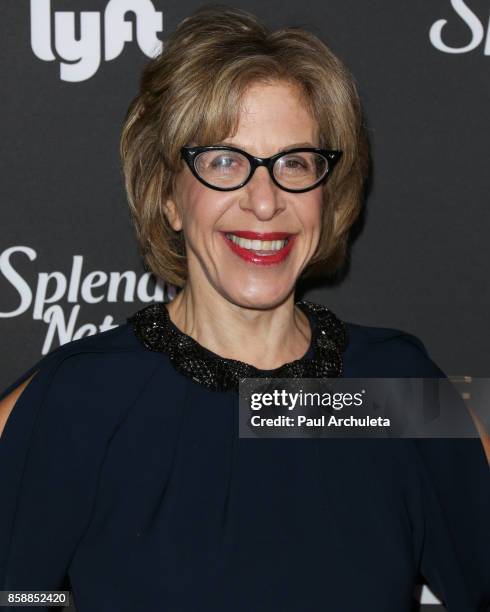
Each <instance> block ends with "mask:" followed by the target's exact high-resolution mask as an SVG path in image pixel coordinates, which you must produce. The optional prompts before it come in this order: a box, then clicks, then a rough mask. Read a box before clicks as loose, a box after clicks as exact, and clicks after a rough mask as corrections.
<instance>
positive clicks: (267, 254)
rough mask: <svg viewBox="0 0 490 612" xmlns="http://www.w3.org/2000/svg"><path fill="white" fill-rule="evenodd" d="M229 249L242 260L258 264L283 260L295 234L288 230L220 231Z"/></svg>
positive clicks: (276, 262) (268, 263)
mask: <svg viewBox="0 0 490 612" xmlns="http://www.w3.org/2000/svg"><path fill="white" fill-rule="evenodd" d="M221 234H222V235H223V238H224V239H225V242H226V243H227V245H228V246H229V248H230V249H231V251H232V252H233V253H234V254H235V255H238V257H240V258H241V259H242V260H244V261H246V262H248V263H252V264H258V265H273V264H279V263H281V262H282V261H284V260H285V259H286V258H287V257H288V255H289V253H290V252H291V249H292V248H293V244H294V242H295V238H296V234H289V233H288V232H266V233H259V232H251V231H244V230H243V231H242V230H240V231H236V232H221Z"/></svg>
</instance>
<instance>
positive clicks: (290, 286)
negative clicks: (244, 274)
mask: <svg viewBox="0 0 490 612" xmlns="http://www.w3.org/2000/svg"><path fill="white" fill-rule="evenodd" d="M293 291H294V282H293V281H291V282H290V283H287V284H285V283H274V284H273V285H271V284H270V283H267V284H262V283H254V284H253V285H247V283H246V282H243V284H241V285H240V286H236V285H235V284H234V285H233V286H229V287H228V288H227V290H226V291H225V294H226V295H227V299H228V300H229V301H230V302H232V303H234V304H236V305H237V306H241V307H242V308H260V309H264V310H266V309H268V308H274V307H276V306H278V305H279V304H281V303H282V302H283V301H284V300H285V299H287V297H288V296H289V295H290V294H291V292H293Z"/></svg>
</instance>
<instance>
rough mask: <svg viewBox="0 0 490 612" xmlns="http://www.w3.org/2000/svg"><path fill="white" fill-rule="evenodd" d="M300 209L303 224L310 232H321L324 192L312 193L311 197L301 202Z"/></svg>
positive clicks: (313, 233)
mask: <svg viewBox="0 0 490 612" xmlns="http://www.w3.org/2000/svg"><path fill="white" fill-rule="evenodd" d="M299 204H300V206H299V211H300V215H301V218H302V222H303V226H304V227H305V229H306V230H307V232H308V233H310V234H312V235H316V234H319V233H320V229H321V222H322V211H323V197H322V194H321V193H320V194H314V195H313V194H312V195H311V196H310V197H309V198H305V200H304V201H302V202H300V203H299Z"/></svg>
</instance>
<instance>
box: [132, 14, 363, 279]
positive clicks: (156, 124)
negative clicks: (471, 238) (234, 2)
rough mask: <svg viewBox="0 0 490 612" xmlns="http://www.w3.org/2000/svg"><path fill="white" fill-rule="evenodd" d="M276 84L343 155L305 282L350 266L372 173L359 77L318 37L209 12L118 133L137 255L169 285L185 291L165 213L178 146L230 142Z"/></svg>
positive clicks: (149, 76)
mask: <svg viewBox="0 0 490 612" xmlns="http://www.w3.org/2000/svg"><path fill="white" fill-rule="evenodd" d="M274 80H281V81H288V82H291V83H294V84H297V85H299V86H300V91H301V92H302V94H303V98H304V100H305V102H306V104H307V105H308V109H309V111H310V112H311V114H312V116H313V117H314V118H315V120H316V122H317V125H318V130H319V133H318V135H319V140H320V143H319V145H318V146H320V147H325V148H332V149H341V150H342V151H343V155H342V157H341V159H340V161H339V163H338V164H337V166H336V167H335V170H334V171H333V172H332V174H331V175H330V176H329V178H328V180H327V181H326V183H325V184H324V188H323V189H324V198H325V206H324V207H323V213H322V229H321V235H320V242H319V245H318V248H317V250H316V252H315V254H314V255H313V257H312V259H311V260H310V262H309V264H308V267H307V268H306V269H305V270H304V271H303V276H304V275H308V274H309V273H311V271H312V270H313V269H315V270H316V271H318V270H321V271H322V272H325V273H327V274H332V273H333V272H335V271H337V270H338V268H339V267H340V266H341V264H342V263H343V262H344V260H345V256H346V252H347V244H348V232H349V229H350V228H351V226H352V224H353V223H354V221H355V220H356V218H357V217H358V215H359V212H360V209H361V207H362V196H363V193H362V192H363V184H364V181H365V178H366V177H367V175H368V171H369V152H368V150H369V147H368V139H367V133H366V130H365V128H364V125H363V119H362V109H361V104H360V99H359V95H358V93H357V90H356V86H355V83H354V79H353V77H352V75H351V74H350V72H349V71H348V69H347V68H346V66H345V65H344V64H343V63H342V62H341V61H340V60H339V59H338V58H337V57H336V56H335V55H334V54H333V53H332V51H331V50H330V49H329V48H328V47H327V46H326V45H325V44H324V43H323V42H322V41H321V40H320V39H319V38H317V37H316V36H315V35H314V34H312V33H311V32H308V31H306V30H304V29H302V28H299V27H287V28H283V29H280V30H277V31H271V30H269V29H268V28H266V26H265V25H264V24H263V23H261V22H260V21H259V20H258V19H257V18H256V17H255V16H254V15H252V14H250V13H248V12H246V11H243V10H241V9H235V8H231V7H226V6H220V5H217V6H216V5H212V6H209V5H208V6H205V7H202V8H200V9H198V10H197V11H196V12H195V13H193V14H192V15H191V16H189V17H187V18H186V19H184V20H183V21H182V22H181V23H180V24H179V25H178V27H177V28H176V30H175V31H174V32H173V33H172V34H171V35H170V36H169V37H168V38H167V39H166V40H165V42H164V45H163V50H162V52H161V53H160V54H159V55H158V56H156V57H155V58H154V59H152V60H150V62H149V63H148V64H147V65H146V67H145V69H144V71H143V74H142V78H141V85H140V92H139V94H138V95H137V96H136V98H135V99H134V100H133V101H132V102H131V105H130V107H129V109H128V113H127V116H126V119H125V122H124V125H123V130H122V136H121V143H120V153H121V159H122V167H123V173H124V179H125V185H126V191H127V196H128V201H129V206H130V210H131V216H132V219H133V222H134V224H135V228H136V234H137V238H138V242H139V246H140V251H141V254H142V256H143V259H144V262H145V265H146V268H147V269H149V270H150V271H151V272H153V273H154V274H155V275H156V276H157V277H159V278H160V279H162V280H163V281H164V282H167V283H171V284H173V285H176V286H177V287H183V286H184V284H185V282H186V279H187V259H186V253H185V243H184V236H183V232H176V231H174V230H173V229H172V227H171V226H170V224H169V222H168V220H167V217H166V215H165V213H164V209H163V204H164V203H165V202H166V200H167V198H169V197H170V196H171V195H172V193H173V191H174V186H175V179H176V176H177V175H178V173H179V172H180V171H181V169H182V168H183V161H182V160H181V157H180V149H181V147H182V146H184V145H186V144H188V143H190V142H195V143H196V144H199V145H207V144H214V143H217V142H220V141H222V140H224V139H226V138H228V137H230V136H233V134H234V133H235V131H236V129H237V126H238V121H239V109H240V102H241V99H242V96H243V95H244V93H245V91H246V89H247V87H248V86H249V85H251V84H253V83H254V82H257V81H264V82H271V81H274Z"/></svg>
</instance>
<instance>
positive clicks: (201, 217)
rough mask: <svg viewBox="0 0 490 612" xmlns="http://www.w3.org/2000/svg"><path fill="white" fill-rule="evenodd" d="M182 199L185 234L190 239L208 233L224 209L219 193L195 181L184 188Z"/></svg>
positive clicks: (196, 238)
mask: <svg viewBox="0 0 490 612" xmlns="http://www.w3.org/2000/svg"><path fill="white" fill-rule="evenodd" d="M194 183H196V182H194ZM183 201H184V202H185V204H184V206H183V225H184V232H185V235H186V236H187V237H188V238H189V239H190V240H192V241H194V240H199V236H202V235H206V234H207V235H209V233H210V232H211V231H213V229H214V226H215V225H216V223H217V221H218V219H219V217H220V215H221V214H222V213H223V210H224V206H223V205H222V204H220V201H219V193H218V192H216V194H215V193H214V192H213V191H212V190H211V189H208V188H207V187H205V186H204V185H201V184H200V183H197V184H193V185H192V186H190V187H189V188H188V189H187V190H186V192H185V193H184V194H183Z"/></svg>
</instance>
